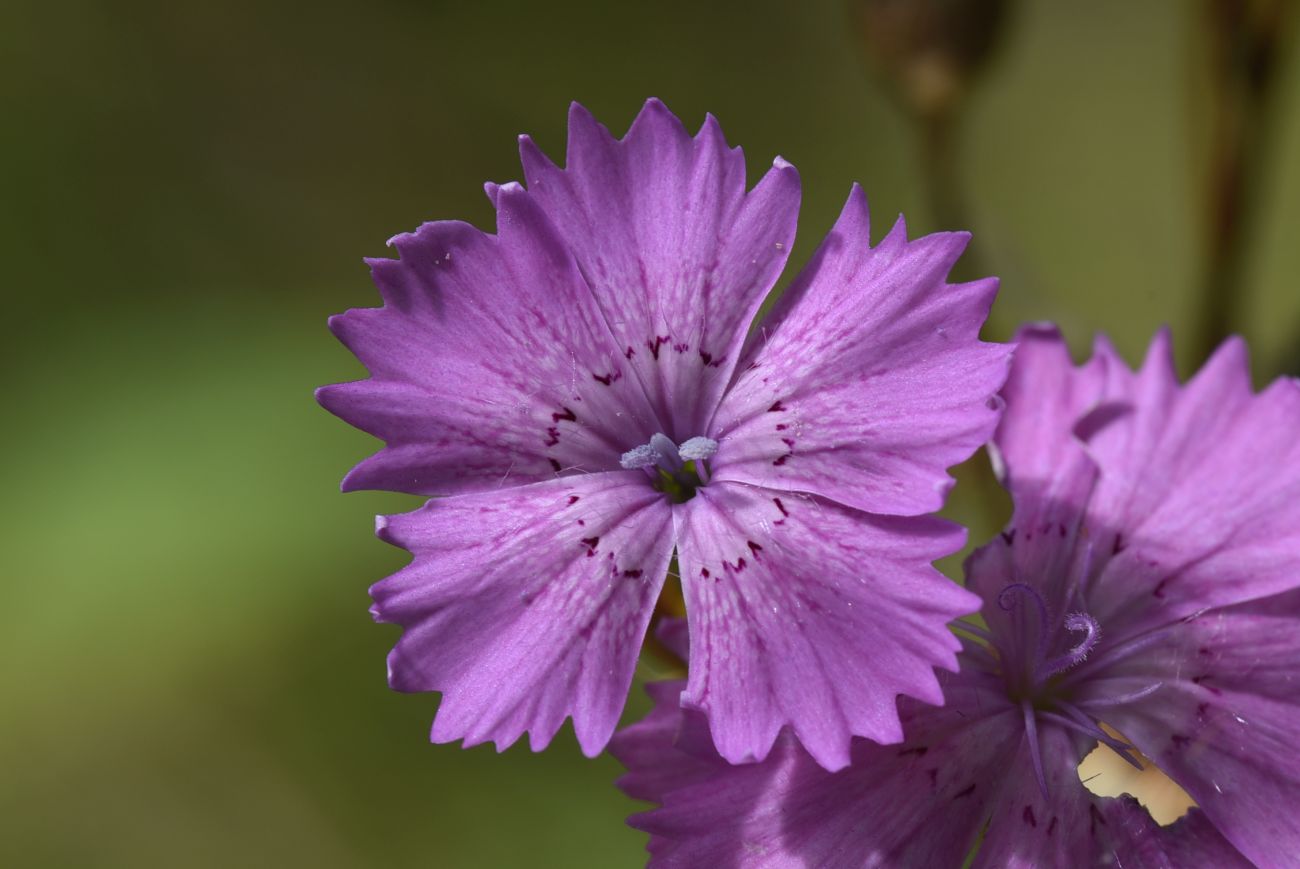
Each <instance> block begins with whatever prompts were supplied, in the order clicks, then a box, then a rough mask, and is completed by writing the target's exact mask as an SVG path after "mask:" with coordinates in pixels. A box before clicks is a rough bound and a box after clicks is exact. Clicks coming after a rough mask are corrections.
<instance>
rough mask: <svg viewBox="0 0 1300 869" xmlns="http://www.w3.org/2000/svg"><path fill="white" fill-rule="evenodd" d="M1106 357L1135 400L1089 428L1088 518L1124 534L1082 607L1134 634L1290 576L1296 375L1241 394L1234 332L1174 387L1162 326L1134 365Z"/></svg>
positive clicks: (1299, 483)
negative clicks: (1109, 420) (1093, 472)
mask: <svg viewBox="0 0 1300 869" xmlns="http://www.w3.org/2000/svg"><path fill="white" fill-rule="evenodd" d="M1108 371H1109V372H1111V373H1112V374H1113V375H1115V376H1117V377H1118V378H1119V379H1120V380H1121V382H1120V383H1119V384H1118V385H1112V386H1110V387H1108V391H1110V392H1111V393H1112V394H1115V393H1117V392H1124V393H1127V396H1128V399H1127V400H1128V401H1129V403H1130V404H1131V405H1132V407H1133V412H1132V413H1131V414H1129V415H1127V416H1125V417H1123V418H1121V419H1118V420H1117V421H1115V422H1114V423H1113V424H1111V425H1109V426H1107V427H1106V428H1105V429H1104V430H1102V431H1101V432H1099V433H1098V434H1097V435H1096V436H1094V437H1093V438H1092V439H1091V440H1090V442H1089V450H1090V451H1091V452H1092V453H1093V455H1094V456H1095V457H1096V460H1097V463H1098V465H1099V466H1100V468H1101V481H1100V483H1099V484H1098V486H1097V489H1096V491H1095V492H1094V494H1093V498H1092V501H1091V504H1090V518H1089V523H1090V524H1091V525H1092V526H1094V527H1097V528H1112V529H1116V530H1117V531H1119V532H1120V533H1121V534H1122V535H1123V537H1122V539H1121V540H1120V541H1119V545H1118V546H1112V547H1111V548H1112V549H1115V548H1119V549H1120V550H1121V551H1118V552H1117V553H1116V554H1115V556H1114V558H1112V559H1111V560H1110V561H1109V562H1108V563H1107V565H1106V570H1105V571H1104V572H1103V573H1102V574H1101V575H1100V576H1099V577H1098V578H1097V580H1096V581H1095V584H1094V586H1093V588H1092V590H1091V592H1090V595H1089V597H1090V601H1089V605H1090V612H1092V613H1093V615H1095V616H1096V617H1097V618H1098V619H1099V620H1100V621H1101V622H1102V624H1104V625H1109V626H1110V628H1111V631H1112V634H1113V635H1114V634H1115V632H1116V631H1122V632H1123V633H1124V634H1126V635H1136V634H1140V633H1143V632H1145V631H1148V630H1151V629H1153V628H1159V627H1163V626H1164V625H1166V624H1169V623H1170V622H1173V621H1175V620H1177V619H1179V618H1182V617H1184V616H1187V615H1190V614H1192V613H1195V612H1199V611H1201V610H1203V609H1205V608H1207V607H1214V606H1224V605H1229V604H1233V603H1237V602H1240V601H1246V600H1250V599H1253V598H1258V597H1263V596H1266V595H1270V594H1275V593H1277V592H1280V591H1284V590H1286V589H1289V588H1293V587H1295V586H1297V585H1300V437H1297V436H1296V432H1298V431H1300V382H1297V381H1295V380H1291V379H1282V380H1279V381H1277V382H1276V383H1274V384H1273V385H1272V386H1271V387H1269V388H1268V389H1266V390H1265V391H1264V392H1262V393H1260V394H1258V395H1253V394H1252V393H1251V389H1250V378H1249V374H1248V367H1247V363H1246V357H1245V347H1244V345H1243V344H1242V343H1241V342H1239V341H1236V340H1233V341H1229V342H1227V343H1226V344H1224V345H1223V347H1221V348H1220V349H1219V351H1218V352H1217V353H1216V354H1215V355H1214V357H1213V358H1211V359H1210V361H1209V362H1207V363H1206V365H1205V367H1204V368H1203V369H1202V370H1201V371H1200V372H1199V373H1198V374H1197V375H1196V376H1195V377H1194V378H1193V379H1192V380H1191V381H1190V382H1189V383H1188V384H1187V385H1186V386H1185V387H1182V388H1179V387H1178V385H1177V381H1176V380H1175V378H1174V374H1173V370H1172V362H1171V361H1170V360H1169V357H1168V349H1167V339H1164V338H1160V337H1158V338H1157V341H1156V342H1155V344H1154V345H1153V348H1152V353H1151V354H1150V355H1149V357H1148V361H1147V363H1146V364H1145V365H1144V366H1143V368H1142V370H1141V371H1140V372H1138V373H1137V374H1136V375H1134V374H1130V373H1128V371H1127V369H1125V368H1124V367H1123V366H1122V364H1119V363H1118V362H1116V364H1112V365H1110V366H1109V369H1108Z"/></svg>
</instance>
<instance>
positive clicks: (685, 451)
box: [619, 432, 718, 504]
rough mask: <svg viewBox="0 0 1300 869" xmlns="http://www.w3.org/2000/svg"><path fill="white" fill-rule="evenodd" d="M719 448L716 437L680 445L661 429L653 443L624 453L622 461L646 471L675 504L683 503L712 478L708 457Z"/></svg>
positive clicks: (656, 485)
mask: <svg viewBox="0 0 1300 869" xmlns="http://www.w3.org/2000/svg"><path fill="white" fill-rule="evenodd" d="M717 451H718V442H717V441H715V440H713V438H706V437H693V438H688V439H687V440H685V441H683V442H682V444H681V446H678V445H677V444H675V443H673V439H672V438H670V437H668V435H666V434H664V433H662V432H660V433H659V434H656V435H655V436H654V437H652V438H650V442H649V443H645V444H642V445H641V446H639V447H635V448H633V449H630V450H628V451H627V452H625V453H623V457H622V458H621V459H620V460H619V464H621V465H622V466H623V467H625V468H627V469H628V470H629V471H631V470H635V469H638V468H639V469H641V470H644V471H645V472H646V473H647V474H648V475H649V476H650V478H651V480H652V483H653V485H654V487H655V488H656V489H658V490H659V491H660V492H663V493H664V494H665V495H667V496H668V499H669V500H670V501H672V502H673V503H674V504H682V503H685V502H686V501H689V500H691V499H692V498H694V497H695V490H696V489H698V488H699V487H700V486H703V485H704V484H705V483H707V482H708V481H709V468H708V462H707V460H708V459H709V458H711V457H712V456H713V454H714V453H716V452H717Z"/></svg>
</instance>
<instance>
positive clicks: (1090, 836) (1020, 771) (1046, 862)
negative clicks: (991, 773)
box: [972, 725, 1104, 869]
mask: <svg viewBox="0 0 1300 869" xmlns="http://www.w3.org/2000/svg"><path fill="white" fill-rule="evenodd" d="M1022 733H1023V731H1022ZM1023 738H1024V737H1023V736H1022V739H1023ZM1038 738H1039V746H1040V747H1041V756H1042V759H1043V774H1044V777H1045V779H1046V781H1047V793H1048V796H1047V798H1046V799H1044V797H1043V794H1042V791H1041V790H1040V788H1039V786H1038V778H1037V776H1036V774H1035V773H1034V770H1033V766H1032V763H1031V760H1030V753H1029V751H1028V750H1027V748H1026V747H1025V745H1024V743H1023V742H1021V743H1020V744H1019V745H1017V750H1016V751H1015V752H1014V753H1013V754H1012V755H1011V757H1010V758H1009V762H1008V763H1007V765H1006V766H1005V767H1004V768H1003V769H1001V770H999V771H998V776H999V778H1000V779H1001V784H1000V787H1001V790H1000V792H999V793H998V795H997V797H996V799H995V801H994V804H993V805H994V811H993V814H992V816H991V817H990V818H989V826H988V832H987V834H986V835H985V837H984V842H983V844H981V845H980V849H979V853H977V854H976V856H975V862H974V863H973V864H972V869H1036V867H1040V866H1092V865H1094V864H1095V862H1096V858H1097V855H1098V853H1100V852H1101V850H1102V844H1101V843H1102V841H1103V838H1102V837H1103V836H1104V831H1099V830H1098V823H1097V821H1096V819H1095V815H1096V813H1097V812H1098V811H1099V810H1098V809H1097V808H1095V807H1094V805H1093V798H1092V795H1091V794H1089V793H1088V791H1087V790H1086V789H1085V788H1084V786H1083V785H1082V784H1081V783H1080V782H1079V774H1078V766H1079V761H1080V760H1082V758H1083V752H1082V751H1081V750H1080V746H1079V744H1078V740H1077V738H1076V737H1075V736H1073V735H1072V734H1071V733H1070V732H1069V731H1066V730H1064V729H1062V728H1059V727H1054V726H1050V725H1049V726H1047V727H1042V728H1040V729H1039V732H1038Z"/></svg>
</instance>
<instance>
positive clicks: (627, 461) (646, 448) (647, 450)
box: [618, 444, 659, 471]
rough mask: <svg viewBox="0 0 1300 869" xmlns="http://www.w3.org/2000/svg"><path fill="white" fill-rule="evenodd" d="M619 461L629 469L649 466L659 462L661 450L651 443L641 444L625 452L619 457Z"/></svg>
mask: <svg viewBox="0 0 1300 869" xmlns="http://www.w3.org/2000/svg"><path fill="white" fill-rule="evenodd" d="M618 463H619V464H620V465H622V466H623V467H624V468H627V469H628V470H629V471H635V470H637V469H638V468H648V467H651V466H652V465H657V464H659V451H658V450H656V449H655V448H654V447H653V446H651V445H650V444H641V446H639V447H635V448H633V449H630V450H628V451H627V452H625V453H623V458H621V459H619V460H618Z"/></svg>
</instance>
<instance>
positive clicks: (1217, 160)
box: [1196, 0, 1291, 360]
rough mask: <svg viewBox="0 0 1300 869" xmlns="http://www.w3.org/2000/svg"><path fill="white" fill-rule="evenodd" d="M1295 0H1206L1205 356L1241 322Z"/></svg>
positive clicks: (1200, 347) (1201, 342) (1201, 337)
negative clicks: (1278, 73) (1286, 35)
mask: <svg viewBox="0 0 1300 869" xmlns="http://www.w3.org/2000/svg"><path fill="white" fill-rule="evenodd" d="M1290 11H1291V10H1290V8H1289V4H1288V0H1257V2H1242V0H1205V4H1204V6H1203V10H1202V13H1203V14H1202V16H1201V22H1202V26H1203V27H1204V31H1205V33H1204V38H1205V40H1206V51H1207V55H1208V57H1207V61H1208V66H1209V73H1210V79H1211V80H1210V83H1209V86H1210V98H1209V104H1210V119H1209V125H1210V129H1209V133H1208V136H1209V156H1208V170H1209V171H1208V176H1209V187H1208V189H1207V191H1206V193H1207V198H1206V202H1205V207H1206V227H1205V228H1206V234H1207V248H1206V249H1207V260H1206V264H1205V274H1204V278H1203V284H1202V290H1201V321H1200V324H1199V327H1198V328H1199V334H1198V338H1197V343H1196V350H1197V354H1198V360H1202V359H1205V358H1207V357H1208V356H1209V355H1210V354H1211V353H1212V352H1213V351H1214V349H1215V348H1216V347H1218V345H1219V344H1220V343H1222V342H1223V340H1224V339H1225V338H1226V337H1228V335H1230V334H1232V333H1233V332H1234V331H1238V330H1240V329H1241V327H1242V325H1243V322H1242V319H1243V310H1244V304H1245V301H1246V299H1245V291H1244V286H1243V277H1244V270H1245V267H1246V265H1247V262H1248V254H1249V246H1250V242H1251V238H1252V234H1253V229H1254V223H1255V219H1256V217H1257V211H1258V206H1259V200H1260V196H1259V193H1260V181H1261V179H1262V178H1263V170H1264V169H1265V167H1266V166H1267V164H1268V159H1267V158H1268V154H1269V146H1270V144H1271V141H1272V131H1273V126H1274V124H1273V116H1274V113H1273V111H1272V108H1273V103H1274V100H1273V99H1272V97H1273V94H1274V92H1275V84H1276V81H1277V76H1276V70H1277V67H1278V60H1279V58H1280V57H1281V55H1282V53H1283V51H1282V49H1283V42H1284V29H1285V28H1284V25H1285V23H1286V22H1285V21H1284V19H1285V18H1286V17H1287V16H1288V15H1289V14H1290Z"/></svg>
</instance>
